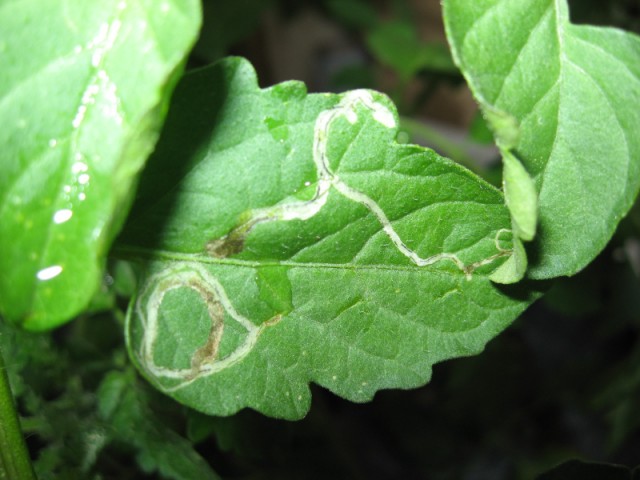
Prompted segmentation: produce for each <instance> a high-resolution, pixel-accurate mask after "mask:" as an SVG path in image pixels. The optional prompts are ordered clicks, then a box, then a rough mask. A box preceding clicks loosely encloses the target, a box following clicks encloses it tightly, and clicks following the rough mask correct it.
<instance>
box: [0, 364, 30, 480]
mask: <svg viewBox="0 0 640 480" xmlns="http://www.w3.org/2000/svg"><path fill="white" fill-rule="evenodd" d="M35 478H36V476H35V473H34V471H33V466H32V465H31V459H30V458H29V453H28V451H27V446H26V444H25V441H24V437H23V436H22V431H21V430H20V422H19V420H18V413H17V411H16V407H15V403H14V401H13V395H12V393H11V387H10V386H9V377H8V376H7V370H6V368H5V366H4V359H3V358H2V352H0V479H2V480H5V479H6V480H35Z"/></svg>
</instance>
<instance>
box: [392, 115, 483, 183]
mask: <svg viewBox="0 0 640 480" xmlns="http://www.w3.org/2000/svg"><path fill="white" fill-rule="evenodd" d="M400 128H401V129H402V130H404V131H406V132H407V133H408V134H409V136H410V137H411V138H414V137H418V138H421V139H423V140H424V141H426V142H427V143H429V145H431V146H432V147H433V148H434V149H436V150H437V151H438V153H440V154H441V155H444V156H446V157H449V158H450V159H451V160H453V161H455V162H457V163H459V164H460V165H464V166H465V167H467V168H468V169H469V170H471V171H472V172H475V173H477V174H480V175H481V174H482V173H483V168H482V166H480V165H479V164H478V162H476V161H475V160H474V159H473V158H472V157H471V156H469V155H468V154H467V152H466V151H465V150H464V149H463V148H461V147H459V146H458V145H456V144H455V143H454V142H452V141H451V140H449V139H448V138H447V137H446V136H444V135H442V134H441V133H438V132H436V131H435V130H434V129H433V128H430V127H429V126H427V125H425V124H424V123H422V122H419V121H417V120H413V119H411V118H407V117H400Z"/></svg>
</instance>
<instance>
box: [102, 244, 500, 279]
mask: <svg viewBox="0 0 640 480" xmlns="http://www.w3.org/2000/svg"><path fill="white" fill-rule="evenodd" d="M111 255H113V256H114V257H115V258H120V259H122V260H128V261H134V262H139V261H141V260H158V261H166V262H186V263H200V264H205V265H212V266H232V267H241V268H254V269H255V268H263V267H290V268H300V269H332V270H345V271H346V270H351V271H365V270H368V271H391V272H409V273H429V274H432V275H442V276H447V277H455V278H460V279H461V280H464V279H465V278H464V277H465V276H464V273H462V272H453V271H451V272H450V271H447V270H442V269H439V268H437V267H435V266H434V265H425V266H422V267H419V266H417V265H411V264H407V265H393V264H359V263H323V262H295V261H291V260H264V261H259V260H242V259H238V258H215V257H211V256H209V255H205V254H201V253H184V252H171V251H169V250H160V249H150V248H144V247H135V246H131V245H118V246H116V247H114V248H113V249H112V251H111ZM475 277H481V278H483V279H488V277H489V275H488V274H481V273H478V272H477V271H476V272H474V273H473V279H475Z"/></svg>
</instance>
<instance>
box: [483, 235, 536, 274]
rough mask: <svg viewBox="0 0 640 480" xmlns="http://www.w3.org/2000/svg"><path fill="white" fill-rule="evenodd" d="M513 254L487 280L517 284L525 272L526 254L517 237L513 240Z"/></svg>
mask: <svg viewBox="0 0 640 480" xmlns="http://www.w3.org/2000/svg"><path fill="white" fill-rule="evenodd" d="M512 248H513V253H512V255H511V256H510V257H509V258H508V259H507V261H506V262H504V263H503V264H502V265H500V267H499V268H498V269H497V270H496V271H495V272H493V273H492V274H491V275H490V276H489V278H490V279H491V281H493V282H496V283H502V284H510V283H516V282H519V281H520V280H522V279H523V278H524V275H525V273H526V272H527V252H525V250H524V245H522V241H521V240H520V238H518V237H514V238H513V247H512Z"/></svg>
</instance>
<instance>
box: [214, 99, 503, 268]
mask: <svg viewBox="0 0 640 480" xmlns="http://www.w3.org/2000/svg"><path fill="white" fill-rule="evenodd" d="M358 107H364V108H365V109H366V110H367V111H369V112H370V113H371V115H372V117H373V119H374V120H375V121H377V122H378V123H380V124H382V125H383V126H385V127H387V128H395V127H396V120H395V116H394V115H393V113H392V112H391V111H390V110H389V109H388V108H387V107H386V106H385V105H383V104H382V103H380V102H376V101H375V100H374V99H373V96H372V94H371V92H369V91H368V90H354V91H350V92H347V93H346V94H344V96H343V98H342V100H341V101H340V102H339V103H338V104H337V105H336V106H335V107H333V108H331V109H328V110H325V111H323V112H321V113H320V114H319V115H318V118H317V119H316V123H315V128H314V138H313V161H314V163H315V165H316V171H317V177H318V180H317V184H316V191H315V193H314V195H313V198H311V200H308V201H304V202H286V203H281V204H278V205H275V206H273V207H268V208H262V209H256V210H253V211H251V215H250V218H249V219H248V220H247V221H246V222H244V223H242V224H241V225H239V226H238V227H236V228H235V229H233V230H232V231H231V232H229V233H228V234H227V235H225V236H224V237H222V238H219V239H215V240H213V241H211V242H209V243H208V244H207V252H208V253H209V254H210V255H212V256H214V257H217V258H226V257H228V256H230V255H233V254H235V253H239V252H240V251H241V250H242V248H243V246H244V240H245V238H246V237H247V235H248V234H249V233H250V232H251V230H252V229H253V228H254V227H255V226H256V225H258V224H260V223H264V222H273V221H279V220H282V221H288V220H308V219H309V218H311V217H313V216H314V215H315V214H317V213H318V212H319V211H320V210H321V209H322V207H323V206H324V205H325V204H326V203H327V198H328V196H329V192H330V190H331V187H333V188H334V189H335V190H336V191H338V192H339V193H340V194H341V195H343V196H344V197H346V198H348V199H349V200H352V201H354V202H356V203H359V204H360V205H363V206H364V207H366V208H367V209H368V210H369V211H370V212H371V213H372V214H373V215H374V216H375V217H376V218H377V220H378V221H379V222H380V224H381V225H382V229H383V231H384V232H385V233H386V235H387V236H388V237H389V239H390V240H391V242H392V243H393V244H394V245H395V247H396V248H397V249H398V251H400V253H402V254H403V255H404V256H405V257H407V258H408V259H409V260H411V261H412V262H413V263H414V264H415V265H417V266H419V267H424V266H427V265H433V264H435V263H437V262H440V261H443V260H446V261H450V262H453V263H454V264H455V265H456V266H457V267H458V268H459V269H460V271H462V272H463V273H464V274H465V275H466V277H467V279H470V278H471V275H472V274H473V272H474V271H475V270H476V269H477V268H479V267H482V266H484V265H488V264H490V263H493V262H494V261H495V260H497V259H498V258H501V257H505V256H508V255H511V254H512V250H510V249H505V248H503V247H501V246H500V237H501V236H502V234H503V233H505V232H510V231H509V230H506V229H502V230H499V231H498V232H497V233H496V237H495V239H494V241H495V245H496V250H497V253H496V254H495V255H492V256H490V257H488V258H485V259H483V260H480V261H478V262H474V263H471V264H469V265H465V263H464V262H463V261H462V260H460V258H458V256H457V255H455V254H453V253H438V254H436V255H432V256H429V257H426V258H423V257H420V256H419V255H418V254H417V253H416V252H415V251H413V250H412V249H410V248H409V247H408V246H407V245H406V244H405V243H404V241H403V240H402V239H401V238H400V236H399V235H398V233H397V232H396V231H395V229H394V228H393V225H391V221H390V220H389V218H388V217H387V215H386V214H385V212H384V211H383V210H382V208H380V206H379V205H378V204H377V203H376V201H375V200H373V199H372V198H370V197H369V196H367V195H366V194H364V193H362V192H360V191H358V190H356V189H354V188H352V187H350V186H349V185H347V184H346V183H345V182H344V181H342V180H341V179H340V177H339V176H338V175H337V174H336V173H334V172H333V171H332V170H331V167H330V163H329V157H328V153H327V150H328V148H327V143H328V140H329V130H330V128H331V124H332V123H333V122H334V121H335V120H336V119H338V118H340V117H344V118H346V119H347V121H348V122H349V123H351V124H355V123H356V122H357V121H358V113H357V111H356V109H357V108H358Z"/></svg>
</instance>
